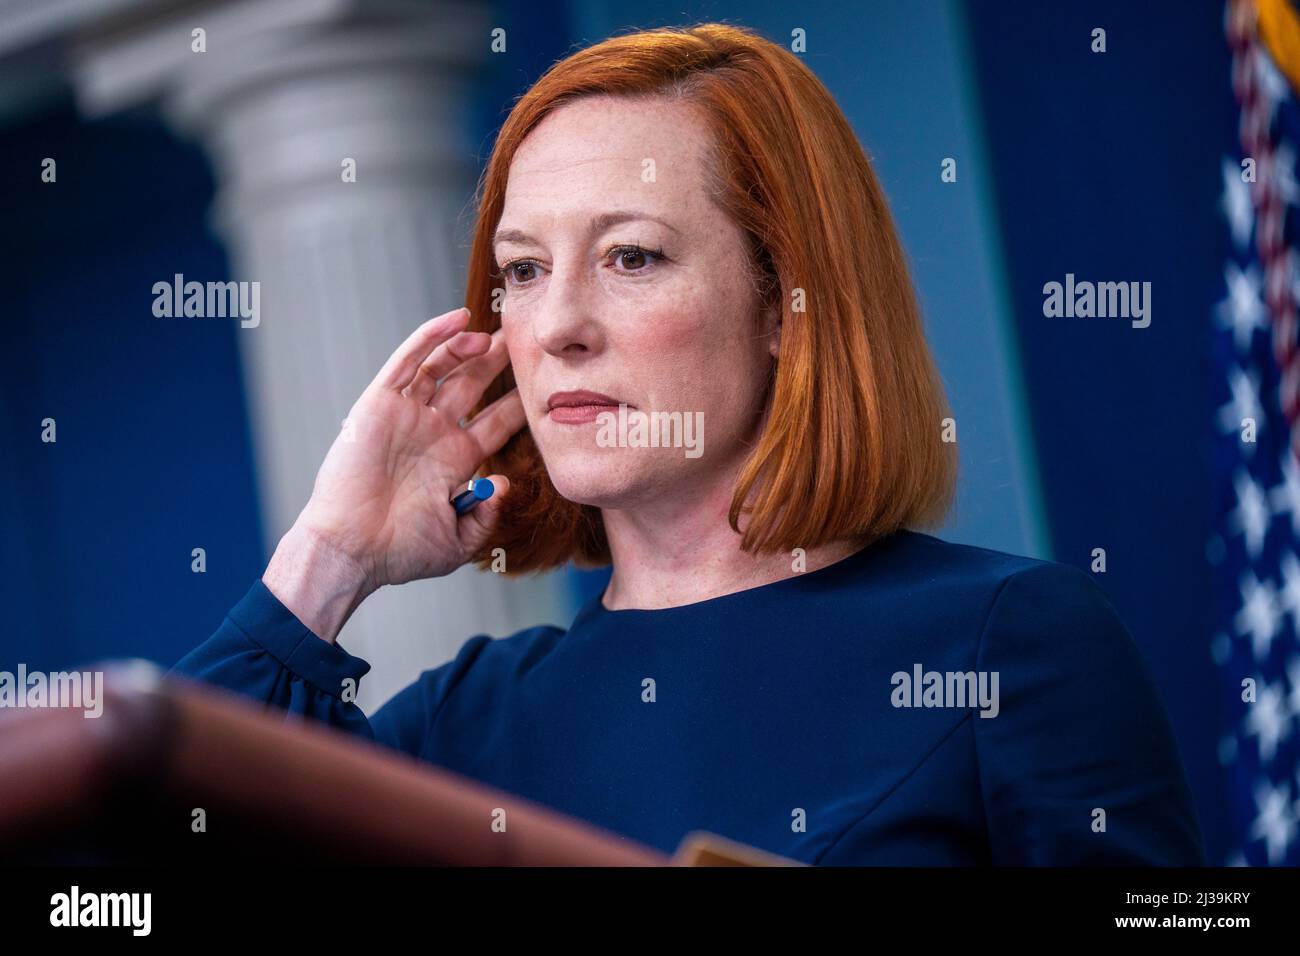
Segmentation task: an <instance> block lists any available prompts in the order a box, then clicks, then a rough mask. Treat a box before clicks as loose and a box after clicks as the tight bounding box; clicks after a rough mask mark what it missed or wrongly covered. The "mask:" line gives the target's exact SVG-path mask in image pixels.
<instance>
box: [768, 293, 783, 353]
mask: <svg viewBox="0 0 1300 956" xmlns="http://www.w3.org/2000/svg"><path fill="white" fill-rule="evenodd" d="M766 318H767V329H768V340H767V350H768V351H769V352H771V353H772V358H777V357H778V354H779V353H780V351H781V306H780V305H778V304H774V305H769V306H768V307H767V316H766Z"/></svg>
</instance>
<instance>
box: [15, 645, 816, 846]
mask: <svg viewBox="0 0 1300 956" xmlns="http://www.w3.org/2000/svg"><path fill="white" fill-rule="evenodd" d="M104 669H105V670H106V679H105V687H104V695H103V696H104V705H103V714H102V716H100V717H97V718H86V717H84V716H83V714H82V711H81V710H79V709H71V708H66V709H60V708H44V709H42V708H34V709H6V710H0V781H3V785H2V786H0V859H5V860H8V861H24V862H37V863H61V864H95V863H128V864H137V863H176V864H181V865H188V864H194V863H200V864H201V863H207V862H218V861H235V860H238V861H240V862H249V861H262V862H267V863H269V862H277V863H299V862H304V863H308V862H309V863H371V864H405V865H411V864H416V865H419V864H435V865H452V866H770V865H778V866H785V865H802V864H799V863H797V862H795V861H792V860H788V859H785V858H783V857H779V856H774V855H772V854H769V853H766V852H763V851H760V850H757V849H755V848H752V847H748V846H745V845H742V844H739V843H735V842H733V841H731V840H727V839H725V838H722V837H719V836H717V835H715V834H710V833H706V832H702V831H697V832H693V833H691V834H688V835H687V837H686V838H685V839H684V840H683V841H682V843H681V845H680V846H679V847H678V849H677V851H676V852H675V853H674V854H673V855H671V856H669V855H666V854H664V853H661V852H660V851H658V850H655V849H652V848H650V847H646V846H643V845H641V844H638V843H636V842H634V841H632V840H629V839H627V838H624V837H621V836H618V835H617V834H614V833H611V832H609V831H606V830H602V829H600V828H598V827H596V826H593V825H591V824H588V823H585V822H582V821H580V820H577V819H574V818H571V817H568V816H565V815H563V814H560V813H557V812H556V811H553V810H550V809H547V808H545V807H543V806H540V805H538V804H535V803H531V802H529V801H527V800H525V799H523V798H521V797H517V796H514V795H512V794H509V793H506V792H504V791H501V790H496V789H493V788H491V787H487V786H485V785H483V784H481V783H478V782H477V781H474V780H471V779H469V778H467V777H463V776H460V775H458V774H454V773H451V772H449V771H446V770H442V769H440V768H438V767H436V766H433V765H430V764H427V763H422V762H419V761H416V760H414V759H412V758H409V757H407V756H406V755H404V754H400V753H396V752H395V751H390V750H388V749H386V748H383V747H380V746H378V745H375V744H373V743H371V742H369V741H365V740H361V739H358V738H355V737H353V736H351V735H348V734H344V733H341V732H339V731H337V730H334V729H332V728H329V727H326V726H324V725H323V724H319V723H316V722H314V721H310V720H307V719H305V718H300V717H299V718H289V719H288V720H286V719H285V714H284V712H282V711H276V710H271V709H268V708H266V707H259V706H258V705H257V704H255V703H254V702H252V701H249V700H247V699H245V698H242V697H239V696H236V695H233V694H230V693H227V692H224V691H219V690H216V689H213V688H210V687H206V686H204V685H200V684H197V683H194V682H191V681H188V680H184V679H180V678H176V677H173V676H168V677H165V678H164V677H163V676H161V674H160V673H159V672H157V671H152V672H143V673H144V674H145V676H143V677H142V676H141V675H142V670H141V668H139V667H136V668H128V669H113V668H111V667H105V668H104ZM502 819H504V824H505V825H504V827H502V826H500V821H501V820H502ZM494 820H496V821H498V823H497V826H496V827H494V826H493V821H494ZM200 824H202V825H201V826H200Z"/></svg>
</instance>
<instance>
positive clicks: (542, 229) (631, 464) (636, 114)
mask: <svg viewBox="0 0 1300 956" xmlns="http://www.w3.org/2000/svg"><path fill="white" fill-rule="evenodd" d="M709 146H710V141H709V134H708V130H707V127H706V126H705V125H704V123H703V121H702V120H701V119H700V118H699V116H698V115H697V114H696V113H695V111H694V110H693V108H692V107H690V106H689V105H688V104H685V103H683V102H681V101H676V102H674V101H670V100H667V99H654V100H641V101H632V100H628V99H621V98H617V97H610V96H593V97H586V98H583V99H580V100H577V101H575V102H572V103H569V104H566V105H565V106H563V107H561V108H559V109H558V110H556V111H555V112H553V113H551V114H549V115H548V116H547V117H546V118H545V119H544V120H543V121H542V122H541V123H540V124H538V126H537V127H536V128H535V129H534V130H533V131H532V132H531V133H530V134H529V135H528V137H527V138H526V139H525V140H524V142H523V143H522V144H521V146H520V148H519V150H518V151H517V152H516V154H515V157H514V161H513V162H512V163H511V166H510V174H509V181H508V185H507V188H506V197H505V205H504V208H503V210H502V214H501V220H500V223H499V225H498V228H497V232H496V240H495V245H494V255H495V257H496V263H497V265H498V267H502V268H503V271H504V273H505V278H504V282H505V288H506V292H505V296H504V299H503V300H502V301H501V324H502V328H503V329H504V330H505V333H504V334H505V337H506V344H507V347H508V349H509V352H510V360H511V364H512V365H513V367H514V372H515V380H516V383H517V385H518V387H519V393H520V396H521V397H522V399H523V403H524V410H525V413H526V415H527V417H528V425H529V427H530V428H531V430H532V434H533V436H534V439H535V440H536V442H537V445H538V448H539V449H540V450H541V453H542V457H543V459H544V461H545V463H546V468H547V471H548V473H549V474H550V477H551V480H552V482H553V483H554V484H555V487H556V489H557V490H558V491H559V493H560V494H561V495H563V496H564V497H565V498H568V499H570V500H571V501H576V502H579V503H581V504H588V505H594V506H596V507H601V508H626V507H630V506H634V505H636V504H638V503H640V502H648V501H656V500H662V496H663V495H664V494H665V493H672V492H674V491H678V492H680V493H682V494H690V493H691V492H695V493H697V494H698V493H702V492H704V491H705V489H709V488H711V487H712V486H711V485H710V484H709V483H708V482H709V480H710V479H716V478H718V477H720V476H723V475H731V474H732V473H733V470H734V467H735V466H736V465H737V464H738V462H739V461H740V460H742V459H743V458H744V457H745V456H746V455H747V454H748V453H749V451H750V450H751V448H752V442H753V440H754V437H755V431H756V428H757V426H758V423H759V419H760V416H761V412H762V402H763V400H764V398H765V386H766V383H767V381H768V378H769V376H770V373H771V365H772V361H773V358H772V357H773V355H775V346H776V340H775V337H774V335H773V334H771V333H772V331H773V330H774V329H775V327H776V317H777V313H776V311H775V310H771V311H769V312H764V313H763V314H761V315H760V306H759V302H758V297H757V294H756V293H755V291H754V289H753V288H752V285H751V283H750V280H749V278H748V276H747V272H746V265H747V259H746V257H747V251H746V247H745V242H744V236H743V234H742V232H741V231H740V230H739V229H738V228H737V227H736V226H735V225H734V224H733V223H732V222H731V221H730V220H729V219H728V218H727V217H726V215H725V214H724V213H723V212H722V211H721V210H720V209H718V208H717V207H716V206H714V205H713V204H712V203H711V202H710V201H709V199H708V198H707V196H706V194H705V185H706V178H705V169H706V161H707V155H708V152H707V151H708V149H709ZM580 391H585V392H594V393H599V394H600V395H602V396H605V397H606V398H607V399H609V400H611V401H612V403H613V404H612V406H611V405H603V404H601V402H603V399H602V400H597V402H596V404H591V403H592V401H593V399H591V397H590V396H581V395H579V396H572V395H570V396H567V397H566V396H563V395H557V393H566V392H567V393H573V392H580ZM557 402H558V403H559V405H558V407H555V406H556V403H557ZM566 403H567V405H566ZM575 403H576V404H575ZM584 403H585V404H584ZM619 403H623V404H625V405H627V406H628V408H627V413H626V415H625V416H624V418H623V423H624V427H623V428H620V425H619V421H618V417H619V416H618V413H619V409H618V404H619ZM602 413H611V415H612V416H613V417H612V421H610V420H607V418H606V416H603V415H602ZM637 413H640V414H641V415H642V416H644V417H643V418H641V419H640V425H641V426H643V427H641V428H640V429H638V414H637ZM657 413H668V414H667V415H658V414H657ZM672 413H677V414H676V416H675V417H674V416H673V415H672ZM598 416H599V417H598ZM652 436H653V437H652ZM656 439H657V444H658V445H659V447H653V445H652V443H656ZM673 443H676V447H664V445H665V444H667V445H669V446H671V445H672V444H673ZM688 483H689V487H688Z"/></svg>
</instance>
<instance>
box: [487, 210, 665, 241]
mask: <svg viewBox="0 0 1300 956" xmlns="http://www.w3.org/2000/svg"><path fill="white" fill-rule="evenodd" d="M639 221H645V222H657V223H659V225H661V226H664V227H666V228H668V229H671V230H672V231H673V232H677V231H678V230H677V227H676V226H674V225H673V224H672V223H670V222H667V221H665V220H663V219H660V218H659V217H658V216H652V215H650V214H649V213H648V212H639V211H637V210H634V209H616V210H613V211H612V212H605V213H601V214H600V215H599V216H596V217H595V218H594V219H592V220H591V223H590V225H589V226H588V227H587V228H588V231H589V232H591V233H593V234H598V233H602V232H604V231H605V230H606V229H609V228H610V227H611V226H617V225H620V224H621V223H625V222H639ZM533 241H535V240H534V239H533V237H532V236H530V235H528V234H527V233H526V232H523V231H522V230H519V229H497V231H496V232H495V233H493V234H492V247H493V248H494V249H495V248H496V246H497V245H498V244H500V243H502V242H520V243H526V242H533Z"/></svg>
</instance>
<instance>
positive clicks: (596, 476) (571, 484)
mask: <svg viewBox="0 0 1300 956" xmlns="http://www.w3.org/2000/svg"><path fill="white" fill-rule="evenodd" d="M547 473H548V474H549V475H550V477H551V483H552V484H553V485H555V490H556V491H558V492H559V493H560V495H561V496H563V497H564V498H567V499H568V500H569V501H573V502H576V503H577V504H580V505H590V506H592V507H593V508H626V507H628V506H630V505H632V504H634V503H636V502H637V501H638V500H640V499H641V497H642V496H644V495H645V494H646V493H647V491H648V490H649V487H650V485H651V484H652V482H650V481H648V480H647V476H643V475H637V474H635V473H632V474H629V473H627V472H626V471H624V470H622V469H613V468H609V469H606V468H591V467H589V466H588V467H582V466H577V467H574V468H572V469H567V468H559V469H557V468H554V467H552V466H550V465H549V464H548V466H547Z"/></svg>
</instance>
